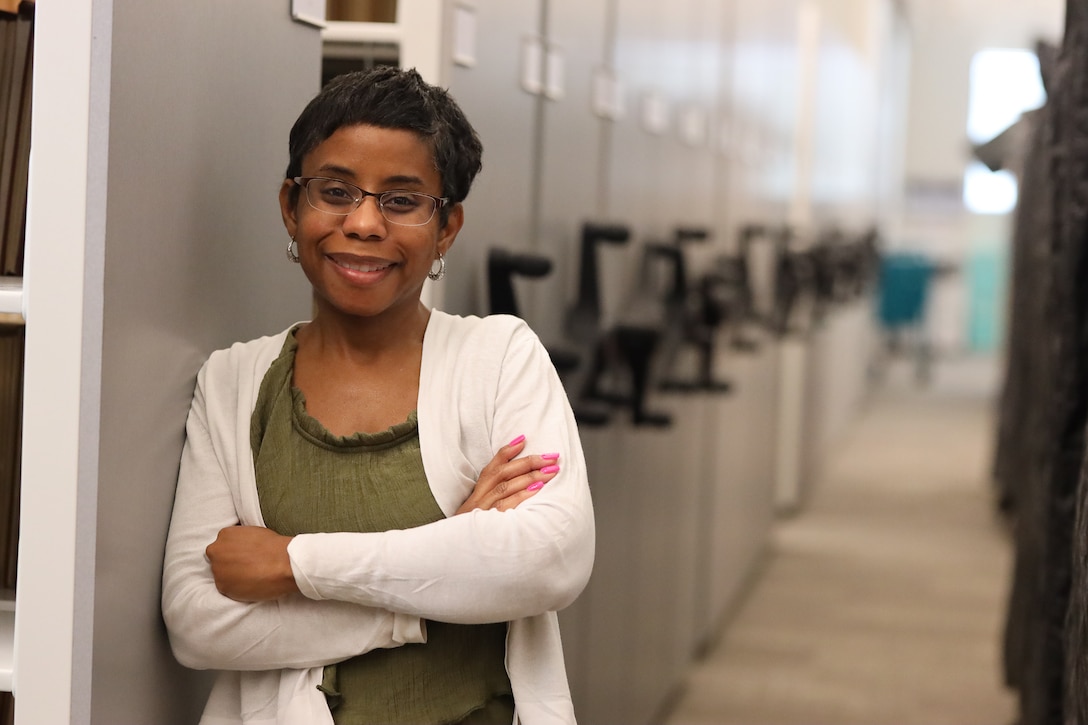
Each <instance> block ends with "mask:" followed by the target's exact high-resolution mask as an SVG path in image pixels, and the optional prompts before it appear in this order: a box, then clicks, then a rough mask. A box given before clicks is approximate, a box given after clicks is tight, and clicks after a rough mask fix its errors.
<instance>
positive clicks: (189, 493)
mask: <svg viewBox="0 0 1088 725" xmlns="http://www.w3.org/2000/svg"><path fill="white" fill-rule="evenodd" d="M286 334H287V332H286V331H284V332H282V333H280V334H278V335H275V336H273V337H264V338H261V339H258V340H254V341H251V342H248V343H238V344H236V345H234V346H233V347H231V348H229V349H226V350H219V351H217V352H215V353H213V354H212V355H211V356H210V357H209V359H208V361H207V362H206V363H205V364H204V367H203V368H202V369H201V371H200V373H199V374H198V376H197V386H196V391H195V393H194V396H193V404H192V408H191V410H190V413H189V419H188V422H187V424H186V435H187V438H186V443H185V448H184V451H183V453H182V459H181V469H180V474H179V477H178V487H177V493H176V497H175V502H174V510H173V515H172V519H171V524H170V533H169V537H168V540H167V545H166V557H165V564H164V568H163V595H162V607H163V616H164V619H165V621H166V625H167V629H168V631H169V635H170V643H171V646H172V648H173V650H174V654H175V656H176V657H177V659H178V661H179V662H181V663H182V664H184V665H186V666H188V667H192V668H196V669H217V670H222V671H223V672H221V673H220V675H219V677H218V679H217V680H216V683H215V686H214V688H213V689H212V693H211V696H210V697H209V700H208V704H207V706H206V708H205V711H204V716H203V718H202V720H201V723H203V724H204V725H227V724H228V723H229V724H232V725H234V724H237V723H246V724H247V725H272V724H277V725H306V724H309V723H314V724H317V723H321V724H324V725H329V724H331V723H332V718H331V715H330V714H329V710H328V707H327V706H326V703H325V697H324V695H323V694H322V693H321V692H319V691H318V690H317V685H318V683H319V682H320V678H321V670H322V667H323V666H324V665H326V664H330V663H333V662H338V661H341V660H344V659H347V658H349V657H352V656H354V655H357V654H361V653H363V652H367V651H369V650H372V649H375V648H382V647H397V646H399V645H401V644H405V643H409V642H423V641H426V632H425V631H424V630H425V628H424V627H422V626H421V618H423V619H435V620H441V621H447V622H456V623H467V624H471V623H485V622H510V625H509V630H508V635H507V646H506V668H507V672H508V673H509V675H510V682H511V685H512V687H513V694H514V700H515V706H516V717H515V721H516V722H521V723H523V724H524V725H538V724H541V725H543V724H545V723H573V722H574V712H573V708H572V706H571V702H570V692H569V688H568V686H567V680H566V672H565V667H564V664H563V652H562V647H561V645H560V639H559V624H558V618H557V616H556V614H555V613H556V612H557V611H558V610H560V609H562V608H563V607H566V606H568V605H569V604H570V603H571V602H572V601H574V599H575V598H576V597H577V596H578V594H579V593H580V592H581V591H582V589H583V587H584V586H585V584H586V582H587V581H588V578H589V574H590V570H591V568H592V565H593V546H594V529H593V512H592V506H591V502H590V495H589V485H588V481H587V478H586V470H585V461H584V458H583V455H582V449H581V443H580V442H579V438H578V430H577V427H576V425H575V422H574V416H573V414H572V413H571V409H570V405H569V404H568V401H567V398H566V395H565V393H564V390H563V387H562V385H561V383H560V381H559V378H558V376H557V375H556V372H555V369H554V368H553V366H552V364H551V361H550V360H549V358H548V354H547V352H546V351H545V350H544V348H543V346H542V345H541V344H540V342H539V340H538V339H537V337H536V335H535V334H533V332H532V331H531V330H530V329H529V328H528V326H527V325H525V323H524V322H522V321H521V320H519V319H517V318H514V317H509V316H502V315H498V316H492V317H487V318H476V317H467V318H462V317H455V316H452V315H448V314H445V313H443V312H440V311H438V310H433V311H432V312H431V317H430V322H429V323H428V326H427V330H426V333H425V335H424V340H423V361H422V364H421V368H420V384H419V401H418V421H419V439H420V448H421V452H422V456H423V467H424V470H425V471H426V474H427V481H428V484H429V485H430V487H431V491H432V492H433V494H434V497H435V500H436V501H437V502H438V505H439V506H440V507H441V508H442V510H443V511H444V512H445V514H446V516H447V517H448V518H446V519H443V520H441V521H438V522H435V523H432V524H428V525H425V526H420V527H417V528H413V529H407V530H402V531H388V532H384V533H366V534H360V533H334V534H305V535H301V536H296V537H295V538H294V540H293V541H292V542H291V544H290V546H289V547H288V553H289V555H290V557H291V565H292V568H293V569H294V573H295V580H296V582H297V583H298V586H299V588H300V590H301V591H302V594H300V595H293V596H289V597H285V598H281V599H279V600H275V601H269V602H259V603H240V602H236V601H233V600H231V599H228V598H227V597H224V596H223V595H221V594H220V593H219V592H218V591H217V590H216V588H215V582H214V580H213V579H212V574H211V569H210V567H209V566H208V563H207V561H206V560H205V558H204V549H205V547H206V546H207V545H208V544H210V543H211V542H212V541H213V540H214V539H215V537H216V535H217V534H218V532H219V530H220V529H221V528H223V527H225V526H230V525H233V524H238V523H241V524H246V525H257V526H263V525H264V524H263V520H262V518H261V510H260V503H259V501H258V498H257V487H256V481H255V477H254V469H253V455H252V453H251V447H250V440H249V435H250V418H251V414H252V411H253V408H254V405H255V403H256V399H257V393H258V391H259V389H260V384H261V381H262V380H263V378H264V375H265V372H266V371H267V370H268V367H269V365H271V363H272V361H273V360H274V359H275V358H276V357H277V356H278V355H279V353H280V350H281V348H282V347H283V342H284V338H285V335H286ZM521 434H524V435H525V437H526V439H527V447H526V451H527V452H533V453H545V452H549V451H558V452H560V454H561V458H560V460H559V463H560V467H561V472H560V473H559V475H557V476H556V477H555V478H554V479H552V480H551V481H550V482H549V483H548V485H546V486H545V487H544V488H543V489H541V491H540V492H539V493H538V494H537V495H536V496H534V497H532V498H531V499H529V500H528V501H526V502H524V503H522V504H521V505H520V506H518V508H517V509H515V510H512V511H506V512H498V511H481V510H476V511H473V512H471V513H467V514H462V515H459V516H454V515H453V514H454V512H455V511H456V510H457V507H458V506H460V505H461V503H462V502H463V501H464V500H465V499H466V498H467V497H468V495H469V492H470V491H471V490H472V487H473V486H474V485H475V482H476V479H477V477H478V475H479V472H480V470H481V469H482V468H483V467H484V465H485V464H487V463H488V462H489V461H490V460H491V458H492V456H493V455H494V453H495V451H497V450H498V449H499V448H500V447H501V446H503V445H505V444H506V443H508V442H509V441H510V440H512V439H513V438H515V437H516V436H518V435H521Z"/></svg>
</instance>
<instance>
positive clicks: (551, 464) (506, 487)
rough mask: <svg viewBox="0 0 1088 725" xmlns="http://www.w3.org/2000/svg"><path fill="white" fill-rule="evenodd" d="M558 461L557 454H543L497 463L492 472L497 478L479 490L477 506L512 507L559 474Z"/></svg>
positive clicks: (489, 507)
mask: <svg viewBox="0 0 1088 725" xmlns="http://www.w3.org/2000/svg"><path fill="white" fill-rule="evenodd" d="M557 461H558V454H543V455H534V456H525V457H524V458H519V459H516V460H514V461H511V462H510V463H508V464H506V465H504V466H502V467H500V468H499V469H497V470H496V471H495V472H494V473H495V474H496V476H497V479H496V480H495V481H494V483H493V485H491V486H490V487H489V488H486V489H485V490H481V492H480V496H479V498H478V500H477V501H476V508H483V509H491V508H498V509H500V510H503V511H505V510H508V509H511V508H514V507H515V506H517V505H518V504H519V503H521V502H523V501H525V500H527V499H529V498H531V497H532V496H534V495H535V494H536V493H537V492H538V491H540V489H541V488H543V487H544V485H545V484H547V483H548V482H549V481H551V480H552V479H553V478H555V477H556V476H557V475H559V471H560V467H559V465H558V462H557ZM481 481H482V478H481Z"/></svg>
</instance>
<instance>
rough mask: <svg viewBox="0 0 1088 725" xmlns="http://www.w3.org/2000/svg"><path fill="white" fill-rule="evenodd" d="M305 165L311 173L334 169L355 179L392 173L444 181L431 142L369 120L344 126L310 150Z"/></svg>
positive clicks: (435, 181)
mask: <svg viewBox="0 0 1088 725" xmlns="http://www.w3.org/2000/svg"><path fill="white" fill-rule="evenodd" d="M302 165H303V168H304V170H305V173H307V174H318V173H319V172H320V173H323V172H324V171H333V170H334V171H337V175H338V176H344V177H347V178H348V180H354V181H361V180H364V179H375V178H383V177H389V176H414V177H417V178H419V179H421V180H422V181H423V182H424V183H432V182H433V183H435V184H438V183H440V181H441V179H440V178H439V174H438V170H437V167H436V166H435V161H434V152H433V151H432V149H431V145H430V144H429V143H427V142H426V141H425V140H424V139H422V138H421V137H420V136H419V134H417V133H416V132H414V131H409V130H407V129H402V128H381V127H379V126H371V125H368V124H359V125H351V126H341V127H340V128H338V129H337V130H336V131H335V132H333V134H332V135H331V136H329V137H328V138H327V139H325V140H324V141H322V142H321V143H319V144H318V145H317V146H316V147H315V148H314V149H313V151H311V152H310V153H308V154H306V156H305V157H304V158H303V160H302Z"/></svg>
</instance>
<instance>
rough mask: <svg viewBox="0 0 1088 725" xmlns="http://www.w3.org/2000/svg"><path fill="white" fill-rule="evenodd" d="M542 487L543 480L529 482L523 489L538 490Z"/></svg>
mask: <svg viewBox="0 0 1088 725" xmlns="http://www.w3.org/2000/svg"><path fill="white" fill-rule="evenodd" d="M542 488H544V482H543V481H537V482H536V483H530V484H529V485H528V486H526V487H525V490H526V491H539V490H540V489H542Z"/></svg>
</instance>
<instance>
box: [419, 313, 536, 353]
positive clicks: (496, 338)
mask: <svg viewBox="0 0 1088 725" xmlns="http://www.w3.org/2000/svg"><path fill="white" fill-rule="evenodd" d="M427 334H428V335H431V334H436V336H437V337H439V338H443V340H444V342H446V343H447V344H448V343H450V342H456V341H461V342H464V343H466V344H471V345H480V344H484V345H488V346H491V345H505V344H507V343H508V342H509V341H510V340H511V339H513V338H516V337H518V336H524V335H529V336H533V337H535V335H534V334H533V332H532V330H531V329H529V326H528V325H527V324H526V323H525V321H524V320H522V319H521V318H520V317H515V316H513V315H487V316H485V317H477V316H475V315H464V316H462V315H451V314H450V313H448V312H442V311H441V310H432V311H431V321H430V324H429V325H428V328H427Z"/></svg>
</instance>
